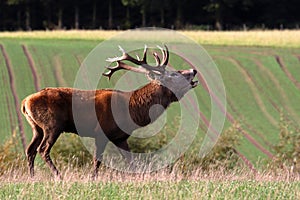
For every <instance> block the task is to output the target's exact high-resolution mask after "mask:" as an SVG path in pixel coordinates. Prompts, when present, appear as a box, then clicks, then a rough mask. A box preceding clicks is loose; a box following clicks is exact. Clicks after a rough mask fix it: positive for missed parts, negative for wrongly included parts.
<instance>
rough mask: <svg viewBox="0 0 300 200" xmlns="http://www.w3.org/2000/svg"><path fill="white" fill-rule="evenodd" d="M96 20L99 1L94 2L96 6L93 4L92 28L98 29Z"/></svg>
mask: <svg viewBox="0 0 300 200" xmlns="http://www.w3.org/2000/svg"><path fill="white" fill-rule="evenodd" d="M96 19H97V1H96V0H94V4H93V17H92V28H96Z"/></svg>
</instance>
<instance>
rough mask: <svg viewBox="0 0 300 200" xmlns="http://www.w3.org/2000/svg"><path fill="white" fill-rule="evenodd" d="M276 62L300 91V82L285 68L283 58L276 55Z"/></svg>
mask: <svg viewBox="0 0 300 200" xmlns="http://www.w3.org/2000/svg"><path fill="white" fill-rule="evenodd" d="M275 59H276V62H277V63H278V65H279V66H280V68H281V69H282V71H283V72H284V73H285V75H286V76H287V77H288V78H289V79H290V80H291V81H292V83H293V84H294V85H295V86H296V88H298V89H299V90H300V82H298V81H297V80H296V79H295V78H294V76H293V75H292V74H291V72H290V71H289V70H288V68H287V67H286V66H285V64H284V62H283V60H282V58H281V57H280V56H278V55H275Z"/></svg>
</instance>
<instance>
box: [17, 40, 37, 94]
mask: <svg viewBox="0 0 300 200" xmlns="http://www.w3.org/2000/svg"><path fill="white" fill-rule="evenodd" d="M21 47H22V49H23V52H24V54H25V56H26V58H27V61H28V64H29V67H30V70H31V74H32V76H33V83H34V87H35V90H36V91H39V90H40V89H41V86H40V85H41V84H40V81H39V78H38V73H37V71H36V67H35V63H34V60H33V58H32V56H31V54H30V52H29V50H28V48H27V47H26V46H25V45H23V44H22V45H21Z"/></svg>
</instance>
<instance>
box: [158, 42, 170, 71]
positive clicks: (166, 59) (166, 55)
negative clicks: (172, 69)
mask: <svg viewBox="0 0 300 200" xmlns="http://www.w3.org/2000/svg"><path fill="white" fill-rule="evenodd" d="M157 47H158V48H159V49H160V50H161V53H162V55H163V61H162V63H161V66H164V68H165V67H166V66H167V64H168V62H169V49H168V47H167V45H164V47H165V49H166V50H164V49H163V48H162V47H160V46H157Z"/></svg>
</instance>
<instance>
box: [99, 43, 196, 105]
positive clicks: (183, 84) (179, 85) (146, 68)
mask: <svg viewBox="0 0 300 200" xmlns="http://www.w3.org/2000/svg"><path fill="white" fill-rule="evenodd" d="M119 48H120V51H121V52H122V54H123V55H122V56H121V57H116V58H109V59H107V61H109V62H116V63H117V65H116V66H113V67H112V66H109V67H107V68H108V69H109V71H108V72H106V73H103V75H104V76H107V77H108V78H110V77H111V76H112V75H113V73H114V72H116V71H118V70H121V69H124V70H130V71H134V72H138V73H144V74H146V75H147V77H148V78H149V79H150V80H151V81H155V82H157V83H158V84H160V85H162V86H164V87H166V88H168V89H169V90H170V91H172V92H173V94H175V96H176V98H177V99H180V98H181V97H182V96H183V95H184V94H185V93H187V92H188V91H189V90H190V89H192V88H194V87H196V86H197V85H198V81H193V79H194V78H195V75H196V74H197V71H196V70H194V69H188V70H178V71H174V70H167V69H166V67H167V65H168V62H169V55H170V54H169V50H168V47H167V46H166V45H165V49H163V48H161V47H159V46H158V48H159V49H160V50H161V56H159V55H158V53H157V52H154V53H153V56H154V59H155V61H156V65H154V66H151V65H149V64H148V63H147V60H146V59H147V50H148V48H147V46H145V49H144V53H143V58H142V59H140V58H139V57H138V56H137V59H135V58H134V57H132V56H130V55H129V54H128V53H126V52H125V51H124V49H122V48H121V47H120V46H119ZM123 61H129V62H132V63H134V64H136V65H138V66H139V67H133V66H130V65H127V64H126V63H124V62H123Z"/></svg>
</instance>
